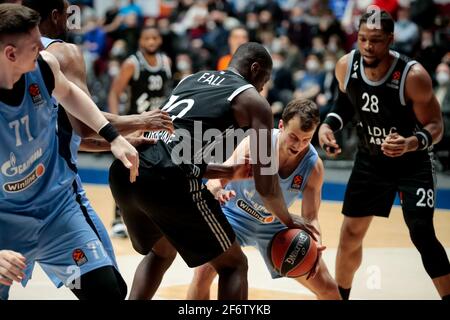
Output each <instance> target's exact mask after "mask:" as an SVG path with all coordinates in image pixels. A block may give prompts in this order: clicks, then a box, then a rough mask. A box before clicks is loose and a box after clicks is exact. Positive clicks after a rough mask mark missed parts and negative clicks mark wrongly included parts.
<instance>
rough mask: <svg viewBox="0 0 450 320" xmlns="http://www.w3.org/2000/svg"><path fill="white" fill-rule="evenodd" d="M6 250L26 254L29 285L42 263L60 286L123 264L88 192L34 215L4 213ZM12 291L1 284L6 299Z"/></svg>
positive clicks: (0, 221)
mask: <svg viewBox="0 0 450 320" xmlns="http://www.w3.org/2000/svg"><path fill="white" fill-rule="evenodd" d="M83 204H84V205H83ZM0 248H2V249H7V250H13V251H17V252H19V253H21V254H22V255H23V256H24V257H25V258H26V264H27V268H26V270H25V278H24V279H23V280H22V286H24V287H25V286H26V284H27V282H28V280H29V279H31V276H32V272H33V268H34V264H35V263H36V262H38V263H39V265H40V266H41V267H42V269H43V270H44V272H45V273H46V274H47V276H48V277H49V278H50V280H51V281H52V282H53V283H54V284H55V286H56V287H58V288H59V287H61V286H62V285H63V284H64V285H66V286H71V285H73V284H72V283H74V280H75V279H77V278H79V277H80V276H81V275H83V274H85V273H87V272H89V271H92V270H94V269H97V268H100V267H104V266H115V267H116V268H117V264H116V261H115V256H114V252H113V249H112V245H111V241H110V240H109V237H108V234H107V231H106V229H105V227H104V226H103V224H102V223H101V221H100V219H99V218H98V216H97V214H96V213H95V211H94V210H93V209H92V207H91V206H90V205H89V203H88V201H87V199H86V198H85V196H84V197H83V195H81V194H77V193H75V192H73V190H71V191H70V192H67V193H66V194H65V195H63V196H60V197H59V198H58V201H55V202H54V204H53V205H52V206H49V207H46V208H41V209H39V210H36V211H33V212H32V213H31V214H30V213H29V212H27V215H20V214H11V213H4V212H0ZM8 295H9V286H4V285H0V299H4V300H6V299H7V298H8Z"/></svg>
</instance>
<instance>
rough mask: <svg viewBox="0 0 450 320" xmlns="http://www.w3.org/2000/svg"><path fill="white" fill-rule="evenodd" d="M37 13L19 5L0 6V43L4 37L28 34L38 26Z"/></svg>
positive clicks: (38, 18) (7, 4)
mask: <svg viewBox="0 0 450 320" xmlns="http://www.w3.org/2000/svg"><path fill="white" fill-rule="evenodd" d="M39 20H40V17H39V13H37V12H36V11H34V10H32V9H30V8H27V7H24V6H22V5H20V4H14V3H3V4H0V42H1V41H2V40H3V38H4V37H5V36H9V35H18V34H23V33H28V32H30V31H31V29H33V28H35V27H37V26H38V25H39Z"/></svg>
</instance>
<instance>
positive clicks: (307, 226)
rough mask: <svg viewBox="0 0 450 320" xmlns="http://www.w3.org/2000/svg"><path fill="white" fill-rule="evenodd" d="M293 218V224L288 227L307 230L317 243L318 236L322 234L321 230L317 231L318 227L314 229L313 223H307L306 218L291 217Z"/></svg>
mask: <svg viewBox="0 0 450 320" xmlns="http://www.w3.org/2000/svg"><path fill="white" fill-rule="evenodd" d="M291 217H292V224H291V225H288V226H287V227H289V228H299V229H302V230H305V231H306V232H307V233H308V234H309V235H310V236H311V237H312V238H313V239H314V241H317V236H320V232H319V230H317V229H316V227H314V226H313V225H312V224H311V223H309V222H307V221H306V220H305V219H304V218H302V217H300V216H297V215H291ZM316 235H317V236H316Z"/></svg>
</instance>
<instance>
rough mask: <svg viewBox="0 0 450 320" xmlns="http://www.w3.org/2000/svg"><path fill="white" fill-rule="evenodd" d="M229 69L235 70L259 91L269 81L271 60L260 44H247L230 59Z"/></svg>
mask: <svg viewBox="0 0 450 320" xmlns="http://www.w3.org/2000/svg"><path fill="white" fill-rule="evenodd" d="M229 67H231V68H235V69H236V70H237V71H238V72H239V73H240V74H241V75H242V76H243V77H244V78H245V79H246V80H247V81H248V82H250V83H251V84H252V85H254V86H255V88H256V90H258V91H261V90H262V89H263V87H264V84H266V82H267V81H269V79H270V74H271V72H272V58H271V57H270V54H269V52H268V51H267V50H266V48H264V47H263V46H262V45H261V44H259V43H256V42H247V43H244V44H243V45H241V46H240V47H239V48H238V49H237V50H236V52H235V53H234V55H233V57H232V58H231V61H230V65H229Z"/></svg>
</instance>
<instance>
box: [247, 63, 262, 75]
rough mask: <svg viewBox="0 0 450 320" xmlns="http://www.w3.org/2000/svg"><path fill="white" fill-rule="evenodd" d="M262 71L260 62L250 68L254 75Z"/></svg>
mask: <svg viewBox="0 0 450 320" xmlns="http://www.w3.org/2000/svg"><path fill="white" fill-rule="evenodd" d="M260 69H261V66H260V65H259V63H258V62H253V63H252V65H251V66H250V71H251V73H253V74H257V73H258V72H259V70H260Z"/></svg>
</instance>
